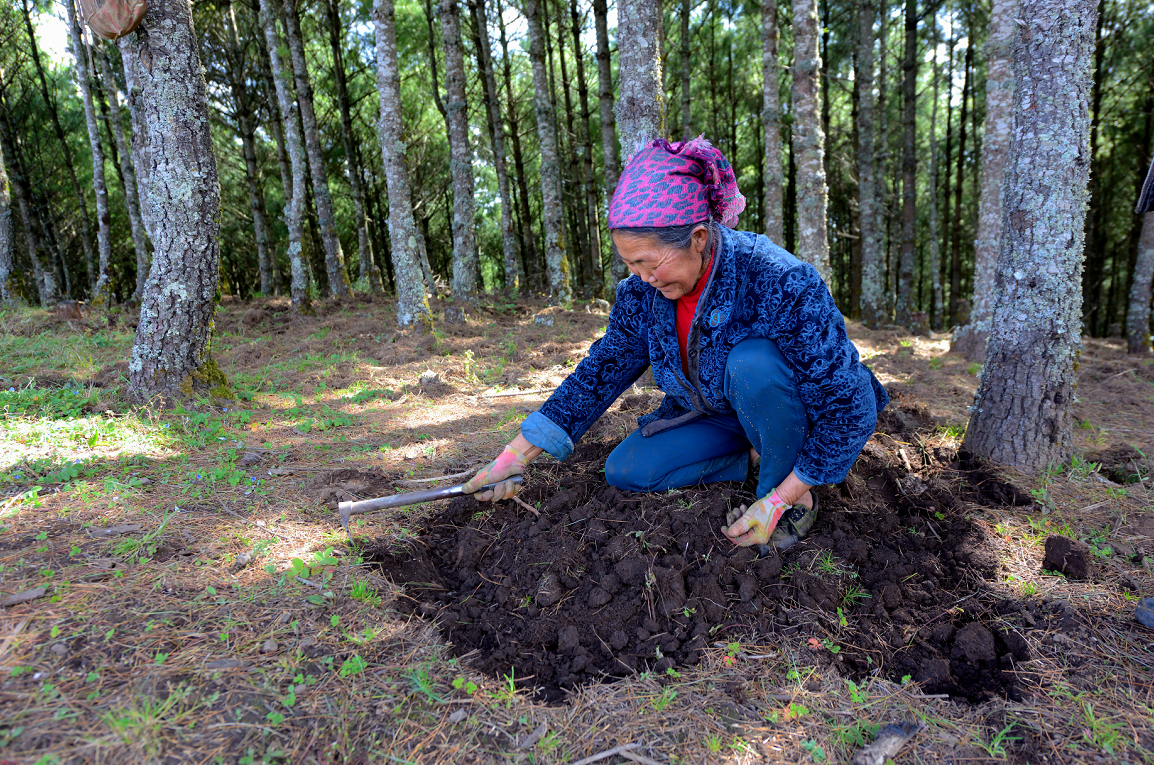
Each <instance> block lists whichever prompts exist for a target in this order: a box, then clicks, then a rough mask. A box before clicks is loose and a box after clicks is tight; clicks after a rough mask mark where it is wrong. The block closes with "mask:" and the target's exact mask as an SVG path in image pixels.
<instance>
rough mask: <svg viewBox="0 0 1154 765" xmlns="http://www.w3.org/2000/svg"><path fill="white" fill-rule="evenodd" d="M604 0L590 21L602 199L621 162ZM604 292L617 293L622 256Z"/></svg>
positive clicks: (609, 195)
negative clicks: (593, 32) (594, 46)
mask: <svg viewBox="0 0 1154 765" xmlns="http://www.w3.org/2000/svg"><path fill="white" fill-rule="evenodd" d="M607 14H608V9H607V7H606V1H605V0H593V24H594V27H595V28H596V32H597V98H598V101H599V103H600V109H601V153H602V157H603V162H602V164H603V165H604V173H605V203H606V205H608V203H609V201H610V200H612V199H613V192H614V191H616V190H617V179H618V178H619V177H620V176H621V162H620V159H619V156H618V152H617V120H616V116H615V115H614V111H615V110H614V105H613V67H612V63H611V61H610V53H609V26H608V21H607V19H606V16H607ZM605 273H606V281H607V282H608V283H607V284H606V285H605V287H606V294H608V295H609V296H610V298H611V299H612V297H613V296H614V295H616V294H617V291H616V289H615V287H616V283H617V282H619V281H621V280H622V279H624V278H625V277H627V276H629V269H628V268H627V267H626V266H625V263H624V262H623V261H622V260H621V258H613V260H612V261H611V266H610V267H609V268H607V269H605Z"/></svg>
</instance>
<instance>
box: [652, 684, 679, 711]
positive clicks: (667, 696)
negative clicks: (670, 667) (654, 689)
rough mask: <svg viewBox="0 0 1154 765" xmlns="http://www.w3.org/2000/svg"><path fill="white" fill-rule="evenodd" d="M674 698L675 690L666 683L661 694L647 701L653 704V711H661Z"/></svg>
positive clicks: (675, 696)
mask: <svg viewBox="0 0 1154 765" xmlns="http://www.w3.org/2000/svg"><path fill="white" fill-rule="evenodd" d="M675 698H677V691H675V690H673V689H672V688H671V687H669V686H668V685H667V686H665V688H663V689H662V690H661V695H660V696H658V697H656V698H654V699H653V700H652V701H650V702H649V703H650V704H651V705H652V706H653V711H654V712H663V711H665V708H666V707H667V706H669V705H670V704H671V703H673V700H674V699H675Z"/></svg>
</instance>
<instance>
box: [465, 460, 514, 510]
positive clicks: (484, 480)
mask: <svg viewBox="0 0 1154 765" xmlns="http://www.w3.org/2000/svg"><path fill="white" fill-rule="evenodd" d="M528 464H529V458H528V457H526V456H525V455H524V454H522V453H521V452H519V451H518V450H516V449H514V448H513V447H512V446H506V447H505V450H504V451H503V452H501V453H500V454H499V455H498V456H497V459H495V460H493V461H492V462H490V463H489V464H488V465H486V466H485V467H483V468H481V472H479V473H477V475H475V476H473V477H472V478H471V479H470V480H469V482H468V483H466V484H465V485H464V487H463V488H464V491H465V493H466V494H472V495H473V498H474V499H476V500H477V501H479V502H490V501H491V502H496V501H497V500H499V499H509V498H511V497H513V496H515V495H516V494H517V485H516V484H515V483H513V482H512V481H506V480H505V479H506V478H509V477H510V476H514V475H520V474H522V473H524V472H525V466H526V465H528ZM498 481H500V482H501V483H500V484H499V485H498V486H497V487H496V488H495V489H493V490H491V491H486V492H484V493H483V494H482V493H481V492H480V491H478V489H480V488H481V487H482V486H486V485H488V484H491V483H497V482H498Z"/></svg>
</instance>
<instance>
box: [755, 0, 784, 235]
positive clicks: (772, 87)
mask: <svg viewBox="0 0 1154 765" xmlns="http://www.w3.org/2000/svg"><path fill="white" fill-rule="evenodd" d="M777 37H778V35H777V0H764V2H762V4H761V79H762V91H763V94H762V106H761V126H762V130H763V131H764V132H765V169H764V171H763V172H764V176H765V235H766V236H767V237H769V240H770V241H771V242H773V243H774V244H778V245H781V244H784V239H785V230H784V225H785V220H784V216H783V215H782V189H783V186H784V184H783V179H782V171H781V83H780V77H781V74H780V72H781V65H780V64H779V63H778V60H777Z"/></svg>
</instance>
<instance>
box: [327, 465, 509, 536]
mask: <svg viewBox="0 0 1154 765" xmlns="http://www.w3.org/2000/svg"><path fill="white" fill-rule="evenodd" d="M523 480H524V479H523V478H522V477H521V476H519V475H514V476H510V477H509V478H506V479H505V480H504V481H496V482H494V483H490V484H486V485H485V486H482V487H481V488H480V489H479V490H478V491H477V492H471V493H478V494H479V493H483V492H486V491H490V490H492V489H495V488H496V487H497V486H499V485H500V484H503V483H505V482H506V481H512V482H513V483H514V484H515V485H517V486H520V485H521V483H522V481H523ZM464 488H465V484H463V483H462V484H459V485H457V486H446V487H445V488H443V489H427V490H426V491H413V492H409V493H408V494H395V495H393V496H391V497H377V498H376V499H366V500H362V501H361V502H341V503H339V504H338V505H337V509H338V510H340V512H341V525H342V526H344V528H345V533H346V534H348V535H349V537H350V538H351V537H352V532H350V531H349V518H350V517H352V516H354V515H360V514H361V513H371V512H373V511H374V510H387V509H389V508H391V507H405V506H406V505H418V504H420V503H421V502H434V501H436V500H439V499H452V498H453V497H463V496H465V491H464Z"/></svg>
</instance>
